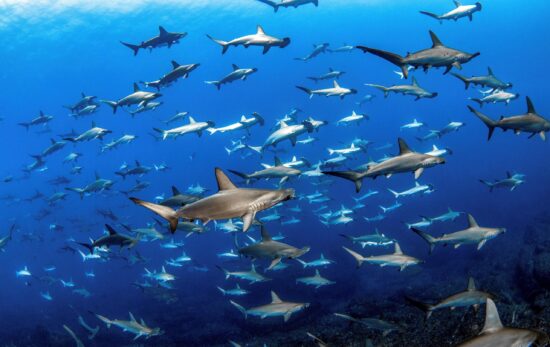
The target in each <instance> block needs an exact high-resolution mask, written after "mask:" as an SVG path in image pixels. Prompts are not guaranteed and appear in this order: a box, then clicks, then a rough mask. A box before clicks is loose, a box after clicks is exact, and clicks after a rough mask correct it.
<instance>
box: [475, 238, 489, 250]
mask: <svg viewBox="0 0 550 347" xmlns="http://www.w3.org/2000/svg"><path fill="white" fill-rule="evenodd" d="M485 242H487V240H486V239H485V240H481V242H480V243H478V244H477V250H478V251H479V250H480V249H481V247H483V245H485Z"/></svg>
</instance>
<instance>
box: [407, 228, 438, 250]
mask: <svg viewBox="0 0 550 347" xmlns="http://www.w3.org/2000/svg"><path fill="white" fill-rule="evenodd" d="M411 230H412V231H413V232H414V233H415V234H417V235H418V236H420V237H421V238H423V239H424V241H426V242H427V243H428V245H430V254H432V252H433V250H434V248H435V241H436V239H435V238H434V237H433V236H432V235H430V234H428V233H425V232H424V231H422V230H420V229H416V228H411Z"/></svg>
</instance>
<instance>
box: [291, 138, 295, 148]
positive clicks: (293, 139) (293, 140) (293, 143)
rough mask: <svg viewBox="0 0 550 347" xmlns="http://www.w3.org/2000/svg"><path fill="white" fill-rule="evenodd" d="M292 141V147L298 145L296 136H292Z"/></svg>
mask: <svg viewBox="0 0 550 347" xmlns="http://www.w3.org/2000/svg"><path fill="white" fill-rule="evenodd" d="M290 142H291V143H292V147H294V146H296V136H292V137H290Z"/></svg>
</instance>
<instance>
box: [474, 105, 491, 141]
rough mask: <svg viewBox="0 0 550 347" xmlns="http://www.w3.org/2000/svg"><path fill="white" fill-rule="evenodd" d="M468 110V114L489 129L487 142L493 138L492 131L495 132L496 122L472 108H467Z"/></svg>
mask: <svg viewBox="0 0 550 347" xmlns="http://www.w3.org/2000/svg"><path fill="white" fill-rule="evenodd" d="M468 109H469V110H470V112H472V113H473V114H475V115H476V117H477V118H479V119H481V121H482V122H483V123H484V124H485V125H486V126H487V128H489V134H488V135H487V140H490V139H491V136H493V131H495V127H496V122H495V121H494V120H492V119H491V118H489V117H487V116H486V115H484V114H483V113H481V112H479V111H476V110H474V108H473V107H471V106H468Z"/></svg>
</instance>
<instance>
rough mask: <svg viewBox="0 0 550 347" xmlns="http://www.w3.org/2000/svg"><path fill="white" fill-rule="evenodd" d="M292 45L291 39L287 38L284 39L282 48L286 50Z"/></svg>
mask: <svg viewBox="0 0 550 347" xmlns="http://www.w3.org/2000/svg"><path fill="white" fill-rule="evenodd" d="M289 44H290V38H289V37H285V38H284V39H283V42H282V43H281V45H280V47H281V48H285V47H286V46H288V45H289Z"/></svg>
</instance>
